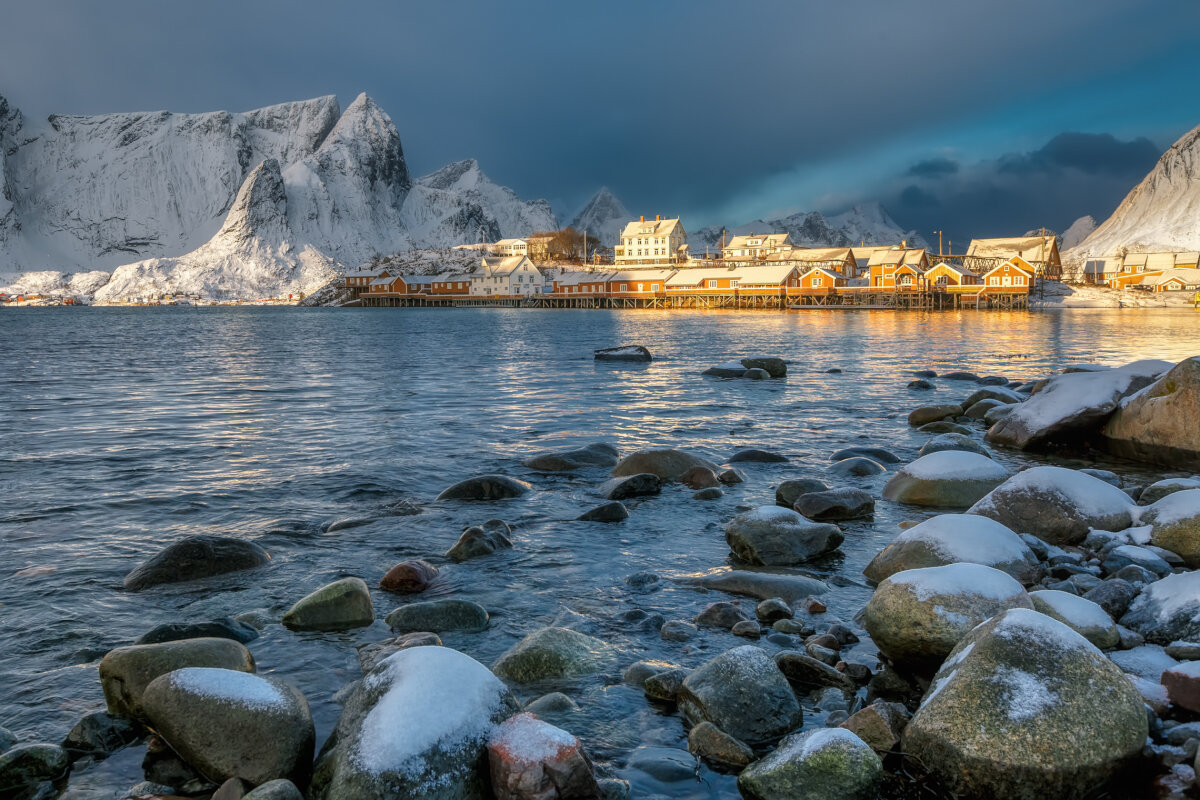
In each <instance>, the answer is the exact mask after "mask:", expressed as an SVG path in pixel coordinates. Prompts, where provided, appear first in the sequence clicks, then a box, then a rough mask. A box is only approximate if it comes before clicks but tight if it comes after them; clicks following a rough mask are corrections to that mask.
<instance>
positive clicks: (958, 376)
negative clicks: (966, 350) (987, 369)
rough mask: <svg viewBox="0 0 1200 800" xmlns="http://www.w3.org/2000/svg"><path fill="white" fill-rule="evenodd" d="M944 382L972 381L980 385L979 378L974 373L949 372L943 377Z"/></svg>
mask: <svg viewBox="0 0 1200 800" xmlns="http://www.w3.org/2000/svg"><path fill="white" fill-rule="evenodd" d="M942 380H945V381H971V382H973V383H979V376H978V375H976V374H975V373H974V372H947V373H946V374H944V375H942Z"/></svg>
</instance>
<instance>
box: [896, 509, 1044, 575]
mask: <svg viewBox="0 0 1200 800" xmlns="http://www.w3.org/2000/svg"><path fill="white" fill-rule="evenodd" d="M904 542H924V543H925V544H926V545H928V546H929V549H931V550H932V551H933V552H935V553H937V554H938V555H939V556H941V557H942V558H947V559H951V560H953V561H981V562H983V563H985V564H998V563H1001V562H1005V561H1020V560H1021V559H1024V558H1026V557H1028V556H1030V555H1032V551H1031V550H1030V549H1029V546H1028V545H1026V544H1025V542H1023V541H1021V537H1020V536H1017V535H1016V534H1015V533H1013V532H1012V531H1011V530H1009V529H1008V527H1007V526H1005V525H1002V524H1001V523H999V522H996V521H995V520H994V519H989V518H988V517H980V516H977V515H975V514H939V515H938V516H936V517H930V518H929V519H927V520H925V521H924V522H922V523H920V524H918V525H914V526H913V527H911V528H909V529H908V530H906V531H904V532H903V533H901V534H900V535H899V536H897V537H896V538H895V540H894V543H895V544H902V543H904Z"/></svg>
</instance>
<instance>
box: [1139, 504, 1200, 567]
mask: <svg viewBox="0 0 1200 800" xmlns="http://www.w3.org/2000/svg"><path fill="white" fill-rule="evenodd" d="M1138 521H1139V522H1140V523H1141V524H1143V525H1149V526H1150V541H1151V542H1153V543H1154V545H1155V546H1156V547H1161V548H1163V549H1164V550H1170V551H1171V552H1172V553H1175V554H1176V555H1178V556H1180V557H1181V558H1183V560H1184V563H1186V564H1187V565H1188V566H1189V567H1191V568H1192V569H1195V568H1196V567H1200V489H1187V490H1185V491H1182V492H1175V493H1173V494H1169V495H1167V496H1166V497H1164V498H1162V499H1161V500H1159V501H1158V502H1156V503H1155V504H1154V505H1152V506H1148V507H1146V508H1143V509H1142V510H1141V514H1140V516H1139V520H1138ZM1143 566H1145V565H1143Z"/></svg>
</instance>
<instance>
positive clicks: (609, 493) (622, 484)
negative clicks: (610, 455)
mask: <svg viewBox="0 0 1200 800" xmlns="http://www.w3.org/2000/svg"><path fill="white" fill-rule="evenodd" d="M662 484H663V482H662V478H660V477H658V476H657V475H655V474H653V473H650V472H642V473H638V474H637V475H627V476H625V477H622V478H613V479H612V480H609V481H605V482H604V483H603V484H601V485H600V488H599V490H598V491H599V493H600V496H601V497H604V498H607V499H609V500H627V499H629V498H631V497H645V496H647V495H652V494H658V493H660V492H661V491H662Z"/></svg>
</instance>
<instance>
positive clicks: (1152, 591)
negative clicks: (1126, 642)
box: [1120, 572, 1200, 645]
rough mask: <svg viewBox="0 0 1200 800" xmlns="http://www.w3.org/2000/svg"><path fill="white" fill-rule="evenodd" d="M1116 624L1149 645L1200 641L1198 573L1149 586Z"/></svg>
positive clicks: (1199, 585)
mask: <svg viewBox="0 0 1200 800" xmlns="http://www.w3.org/2000/svg"><path fill="white" fill-rule="evenodd" d="M1120 622H1121V624H1122V625H1123V626H1125V627H1126V628H1129V629H1131V630H1134V631H1136V632H1138V633H1140V634H1141V635H1142V636H1145V637H1146V641H1147V642H1151V643H1153V644H1161V645H1167V644H1170V643H1171V642H1176V641H1185V642H1188V641H1198V640H1200V572H1181V573H1177V574H1174V575H1168V576H1167V577H1165V578H1163V579H1161V580H1157V581H1155V582H1154V583H1151V584H1149V585H1148V586H1146V588H1145V589H1143V590H1142V593H1141V594H1140V595H1138V596H1137V598H1136V599H1135V600H1134V601H1133V604H1132V605H1130V606H1129V611H1128V612H1126V614H1125V615H1124V616H1123V617H1121V620H1120Z"/></svg>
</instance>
